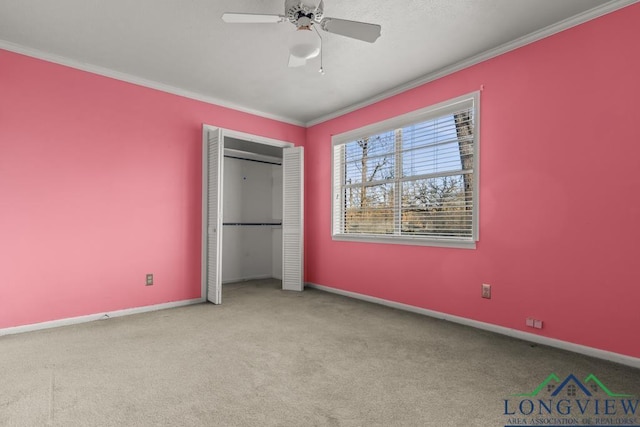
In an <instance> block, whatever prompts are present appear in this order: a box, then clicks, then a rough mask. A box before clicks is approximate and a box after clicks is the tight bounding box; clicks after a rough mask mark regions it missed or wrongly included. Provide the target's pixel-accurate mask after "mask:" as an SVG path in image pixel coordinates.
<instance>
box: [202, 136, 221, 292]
mask: <svg viewBox="0 0 640 427" xmlns="http://www.w3.org/2000/svg"><path fill="white" fill-rule="evenodd" d="M222 138H223V135H222V129H206V128H205V130H204V141H205V147H204V153H203V158H204V162H203V176H204V177H205V179H203V185H205V192H204V194H205V199H206V204H205V206H206V209H205V210H206V214H203V218H204V219H205V224H206V226H205V227H204V230H205V233H204V234H205V243H204V244H203V250H204V251H205V254H203V255H204V256H203V258H204V259H203V264H204V265H203V267H204V268H203V276H204V277H206V279H205V280H206V292H207V300H208V301H211V302H212V303H214V304H221V303H222V269H221V267H222V250H221V249H222V195H223V191H222V184H223V182H222V176H223V175H222V172H223V170H222V167H223V164H224V162H223V161H222V160H223V149H224V147H223V142H222V141H223V140H222ZM203 204H204V201H203Z"/></svg>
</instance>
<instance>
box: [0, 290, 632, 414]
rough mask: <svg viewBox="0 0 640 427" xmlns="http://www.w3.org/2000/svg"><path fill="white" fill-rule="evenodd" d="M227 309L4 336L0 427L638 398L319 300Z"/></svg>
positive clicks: (551, 362) (596, 368) (546, 363)
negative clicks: (541, 396) (554, 387)
mask: <svg viewBox="0 0 640 427" xmlns="http://www.w3.org/2000/svg"><path fill="white" fill-rule="evenodd" d="M223 300H224V303H223V305H221V306H214V305H211V304H199V305H193V306H188V307H183V308H177V309H170V310H164V311H158V312H152V313H146V314H140V315H134V316H128V317H120V318H113V319H109V320H103V321H97V322H92V323H86V324H81V325H74V326H69V327H63V328H57V329H51V330H44V331H38V332H33V333H25V334H19V335H11V336H4V337H0V369H1V379H0V425H2V426H43V425H55V426H504V425H507V424H508V423H509V420H510V418H511V417H510V416H507V415H505V414H504V412H505V403H504V400H505V399H512V400H513V399H515V398H514V397H513V395H514V394H517V393H528V392H531V391H532V390H534V389H535V388H536V387H537V386H538V384H540V383H541V382H542V381H543V380H544V379H545V378H546V377H548V376H549V375H550V374H551V373H555V374H557V375H558V376H559V377H560V378H565V377H567V376H568V375H569V374H575V375H576V377H579V378H581V379H583V378H585V377H586V376H587V375H588V374H591V373H592V374H594V375H597V377H598V378H599V379H600V380H601V381H602V383H605V384H606V386H607V387H608V389H609V390H610V391H614V392H619V393H622V392H624V393H627V394H633V395H635V396H640V371H638V370H636V369H633V368H628V367H624V366H621V365H616V364H613V363H609V362H604V361H601V360H597V359H592V358H588V357H584V356H579V355H576V354H573V353H568V352H564V351H560V350H556V349H552V348H547V347H544V346H535V345H531V344H530V343H527V342H523V341H518V340H515V339H511V338H507V337H504V336H500V335H495V334H492V333H489V332H484V331H480V330H475V329H471V328H468V327H464V326H460V325H456V324H452V323H448V322H445V321H440V320H435V319H431V318H428V317H424V316H420V315H416V314H412V313H406V312H402V311H398V310H394V309H390V308H386V307H382V306H378V305H374V304H369V303H365V302H361V301H357V300H352V299H349V298H345V297H342V296H338V295H334V294H329V293H325V292H322V291H318V290H313V289H307V290H305V291H304V292H302V293H295V292H284V291H281V290H279V283H278V282H276V281H273V280H271V281H253V282H245V283H240V284H234V285H225V287H224V290H223ZM636 339H637V337H636ZM513 401H514V402H515V400H513ZM512 403H513V402H512ZM511 409H512V408H509V409H507V412H510V411H511ZM525 409H526V408H525ZM534 415H535V414H534ZM636 418H638V419H640V408H638V414H637V417H636ZM638 424H640V423H638Z"/></svg>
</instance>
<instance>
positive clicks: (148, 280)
mask: <svg viewBox="0 0 640 427" xmlns="http://www.w3.org/2000/svg"><path fill="white" fill-rule="evenodd" d="M151 285H153V274H147V284H146V286H151Z"/></svg>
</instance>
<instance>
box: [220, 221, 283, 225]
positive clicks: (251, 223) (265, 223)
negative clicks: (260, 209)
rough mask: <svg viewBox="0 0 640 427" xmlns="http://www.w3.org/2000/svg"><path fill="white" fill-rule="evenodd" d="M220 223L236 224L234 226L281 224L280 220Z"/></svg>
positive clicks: (224, 223) (225, 223)
mask: <svg viewBox="0 0 640 427" xmlns="http://www.w3.org/2000/svg"><path fill="white" fill-rule="evenodd" d="M222 225H236V226H244V225H251V226H274V225H282V223H281V222H223V223H222Z"/></svg>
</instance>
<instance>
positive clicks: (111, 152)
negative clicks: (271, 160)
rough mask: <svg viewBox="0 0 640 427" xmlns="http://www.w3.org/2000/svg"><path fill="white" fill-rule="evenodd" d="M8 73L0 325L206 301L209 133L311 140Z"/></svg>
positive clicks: (15, 66) (7, 62) (84, 77)
mask: <svg viewBox="0 0 640 427" xmlns="http://www.w3.org/2000/svg"><path fill="white" fill-rule="evenodd" d="M0 64H2V65H1V66H0V328H6V327H11V326H18V325H26V324H32V323H38V322H43V321H48V320H54V319H61V318H69V317H75V316H81V315H85V314H94V313H100V312H105V311H112V310H119V309H125V308H132V307H140V306H146V305H152V304H159V303H164V302H170V301H180V300H186V299H191V298H199V297H200V286H201V285H200V229H201V194H202V193H201V191H202V186H201V169H202V168H201V159H202V156H201V144H202V123H208V124H212V125H217V126H221V127H225V128H229V129H235V130H239V131H243V132H247V133H253V134H256V135H262V136H266V137H270V138H275V139H280V140H285V141H291V142H294V143H296V144H302V143H304V138H305V129H304V128H301V127H297V126H292V125H288V124H284V123H280V122H276V121H273V120H268V119H264V118H260V117H256V116H252V115H250V114H245V113H241V112H238V111H233V110H230V109H226V108H222V107H216V106H213V105H209V104H205V103H202V102H198V101H193V100H190V99H186V98H182V97H179V96H175V95H170V94H167V93H163V92H159V91H155V90H152V89H147V88H143V87H139V86H136V85H132V84H128V83H124V82H121V81H117V80H113V79H109V78H106V77H100V76H97V75H93V74H90V73H86V72H82V71H78V70H75V69H71V68H67V67H63V66H60V65H55V64H52V63H48V62H44V61H40V60H36V59H33V58H28V57H25V56H22V55H18V54H14V53H10V52H7V51H3V50H0ZM146 273H153V274H154V275H155V285H154V286H149V287H146V286H144V283H145V274H146Z"/></svg>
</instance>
